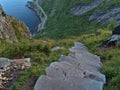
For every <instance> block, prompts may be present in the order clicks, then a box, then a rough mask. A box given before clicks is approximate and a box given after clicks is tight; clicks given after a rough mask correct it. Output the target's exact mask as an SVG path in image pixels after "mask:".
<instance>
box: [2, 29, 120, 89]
mask: <svg viewBox="0 0 120 90" xmlns="http://www.w3.org/2000/svg"><path fill="white" fill-rule="evenodd" d="M98 31H99V33H100V34H99V35H96V34H95V33H91V34H85V35H81V36H74V37H72V38H69V39H63V40H57V41H56V40H51V39H42V40H23V41H22V42H19V43H14V44H3V45H2V46H1V47H0V53H1V54H0V55H1V57H7V58H20V57H23V56H24V57H30V58H31V59H32V61H31V64H32V66H31V67H30V68H28V69H27V70H24V71H22V72H21V76H20V78H19V80H18V82H17V83H15V84H14V85H13V87H12V89H11V90H19V88H20V87H21V86H22V85H23V84H25V83H26V82H27V81H29V80H30V79H31V78H36V79H37V78H38V77H39V76H40V75H42V74H45V72H44V71H45V68H46V67H47V66H48V65H49V64H50V63H51V62H54V61H57V60H58V59H59V57H60V56H61V55H62V54H64V55H67V54H68V53H70V52H69V51H68V48H70V47H71V46H73V43H74V41H79V42H82V43H84V44H85V45H86V46H87V47H88V50H89V51H90V52H92V53H94V54H97V55H99V56H100V57H101V60H102V63H103V68H102V69H101V71H102V73H104V74H105V75H106V79H107V83H106V85H105V87H104V90H119V88H120V87H119V83H120V73H119V72H120V66H119V64H120V56H119V54H120V46H116V47H110V48H109V49H107V50H104V49H103V47H98V46H101V45H102V42H103V41H104V40H105V39H107V38H108V37H109V36H110V35H111V31H109V30H107V29H104V30H102V29H101V30H98ZM54 46H60V47H63V49H61V50H58V51H52V50H51V49H52V48H53V47H54Z"/></svg>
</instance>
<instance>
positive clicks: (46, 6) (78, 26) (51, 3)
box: [32, 0, 120, 39]
mask: <svg viewBox="0 0 120 90" xmlns="http://www.w3.org/2000/svg"><path fill="white" fill-rule="evenodd" d="M36 1H37V2H38V4H39V5H40V6H41V7H42V8H43V10H44V12H45V13H46V14H47V16H48V20H47V22H46V24H45V28H44V29H43V30H42V31H39V32H37V33H36V36H35V37H36V38H40V37H49V38H54V39H60V38H68V37H70V36H79V35H81V34H83V33H91V32H95V31H96V29H97V28H101V27H102V28H103V27H106V25H108V24H110V23H111V22H112V21H117V22H119V21H120V19H119V15H120V13H119V11H120V9H119V5H120V1H119V0H69V1H67V0H66V1H65V0H34V2H36ZM34 2H33V3H32V6H33V8H35V7H36V4H35V3H34ZM37 11H39V9H37ZM41 15H42V16H43V17H44V14H41ZM86 27H87V28H86Z"/></svg>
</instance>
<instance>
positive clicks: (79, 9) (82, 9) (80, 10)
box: [70, 0, 104, 16]
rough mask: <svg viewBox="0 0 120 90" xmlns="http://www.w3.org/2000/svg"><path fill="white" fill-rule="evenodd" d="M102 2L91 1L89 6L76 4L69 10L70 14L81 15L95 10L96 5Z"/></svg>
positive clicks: (99, 0)
mask: <svg viewBox="0 0 120 90" xmlns="http://www.w3.org/2000/svg"><path fill="white" fill-rule="evenodd" d="M103 1H104V0H93V1H92V2H91V3H90V4H88V5H86V4H82V3H80V4H76V5H75V6H74V7H73V8H72V9H71V11H70V12H71V13H72V14H74V15H77V16H78V15H82V14H84V13H86V12H88V11H90V10H92V9H94V8H96V7H97V6H98V5H100V4H101V3H102V2H103Z"/></svg>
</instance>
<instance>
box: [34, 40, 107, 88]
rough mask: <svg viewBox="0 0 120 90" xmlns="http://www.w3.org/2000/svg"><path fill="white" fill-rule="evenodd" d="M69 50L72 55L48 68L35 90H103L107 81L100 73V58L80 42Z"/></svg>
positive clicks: (64, 57) (63, 56)
mask: <svg viewBox="0 0 120 90" xmlns="http://www.w3.org/2000/svg"><path fill="white" fill-rule="evenodd" d="M69 50H70V51H71V52H72V54H69V55H68V56H65V55H62V56H61V57H60V59H59V62H53V63H51V64H50V66H49V67H47V68H46V76H40V77H39V79H38V80H37V82H36V84H35V87H34V90H102V88H103V84H104V83H105V82H106V80H105V75H103V74H102V73H100V68H101V62H100V58H99V57H98V56H96V55H93V54H91V53H89V52H88V50H87V48H86V47H85V46H84V45H83V44H82V43H79V42H75V46H74V47H72V48H70V49H69Z"/></svg>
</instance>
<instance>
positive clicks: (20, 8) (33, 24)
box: [0, 0, 40, 33]
mask: <svg viewBox="0 0 120 90" xmlns="http://www.w3.org/2000/svg"><path fill="white" fill-rule="evenodd" d="M28 1H32V0H0V4H1V5H2V8H3V10H4V12H5V13H6V14H7V15H10V16H13V17H15V18H17V19H19V20H20V21H22V22H24V23H25V24H26V26H27V27H28V28H29V29H30V31H31V33H34V32H35V30H36V29H37V26H38V24H39V23H40V19H39V17H38V16H37V14H36V13H35V12H34V11H33V10H31V9H30V8H28V7H27V6H26V4H27V2H28Z"/></svg>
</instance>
